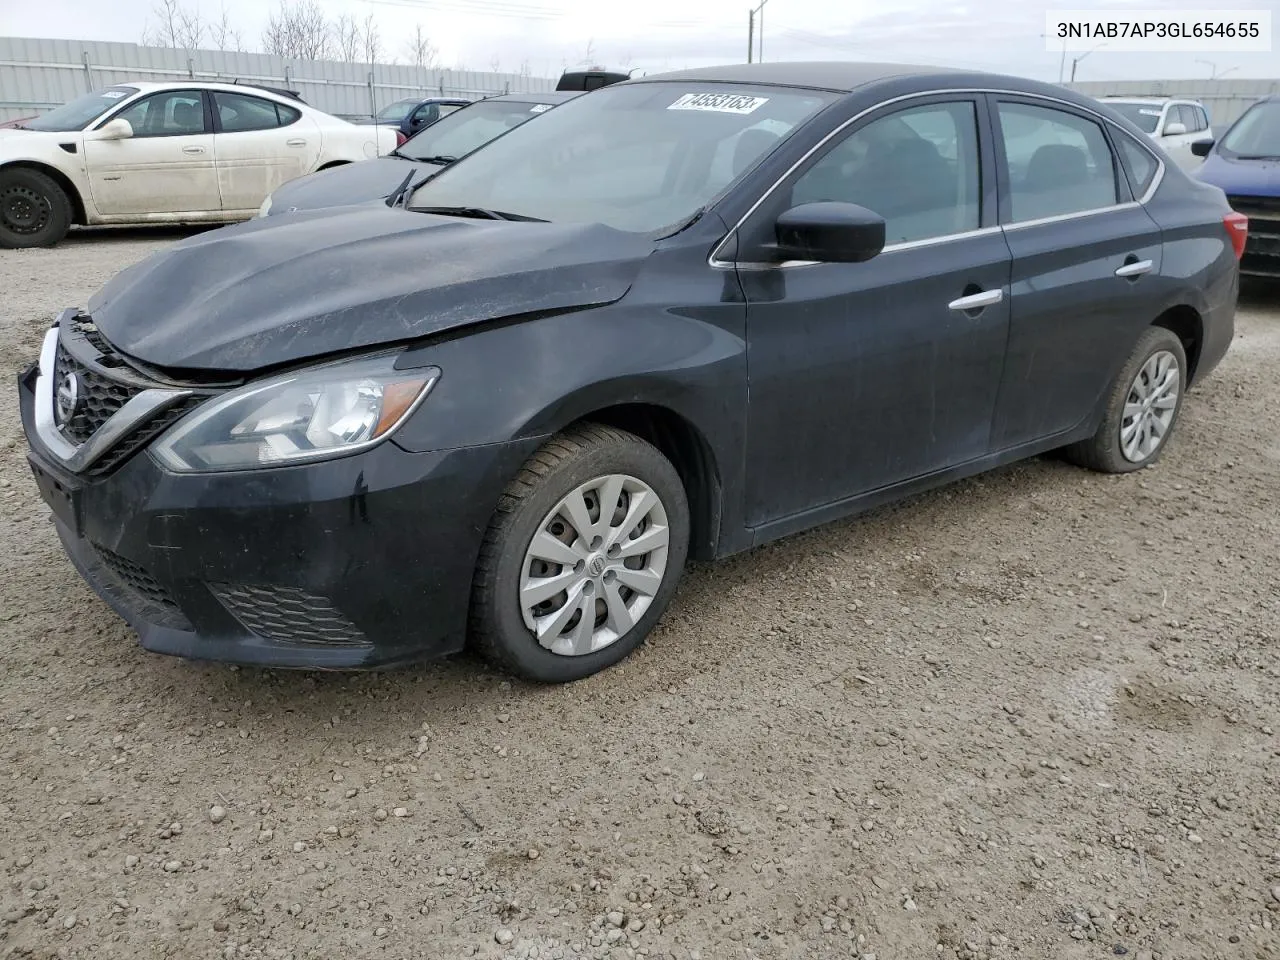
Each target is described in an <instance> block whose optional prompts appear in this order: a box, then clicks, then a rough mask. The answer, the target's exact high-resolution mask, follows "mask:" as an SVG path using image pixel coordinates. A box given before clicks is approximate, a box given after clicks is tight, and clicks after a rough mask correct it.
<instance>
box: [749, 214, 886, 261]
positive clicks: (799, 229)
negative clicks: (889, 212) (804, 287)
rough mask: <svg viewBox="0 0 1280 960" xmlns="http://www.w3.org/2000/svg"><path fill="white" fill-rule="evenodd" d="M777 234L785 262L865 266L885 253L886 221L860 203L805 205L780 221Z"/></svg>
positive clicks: (779, 251) (783, 216) (781, 217)
mask: <svg viewBox="0 0 1280 960" xmlns="http://www.w3.org/2000/svg"><path fill="white" fill-rule="evenodd" d="M774 234H775V236H776V237H777V241H778V243H777V247H776V252H777V254H778V256H779V258H780V259H783V260H817V261H819V262H822V263H862V262H863V261H866V260H870V259H871V258H872V257H874V256H876V255H877V254H879V253H880V251H881V250H883V249H884V217H882V216H880V214H878V213H874V212H873V211H871V210H868V209H867V208H866V207H861V206H858V204H856V203H840V202H837V201H824V202H822V203H802V204H800V205H799V206H797V207H792V208H791V209H790V210H787V211H785V212H784V213H783V214H782V215H781V216H780V217H778V221H777V223H776V224H775V225H774Z"/></svg>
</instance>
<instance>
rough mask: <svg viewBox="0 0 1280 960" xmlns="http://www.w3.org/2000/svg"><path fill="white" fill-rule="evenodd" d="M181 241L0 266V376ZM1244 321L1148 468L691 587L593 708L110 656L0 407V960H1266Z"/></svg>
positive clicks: (556, 695) (9, 258)
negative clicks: (65, 310)
mask: <svg viewBox="0 0 1280 960" xmlns="http://www.w3.org/2000/svg"><path fill="white" fill-rule="evenodd" d="M176 235H178V234H174V233H168V234H163V233H162V234H155V233H151V234H147V233H114V234H107V235H96V236H94V235H82V236H80V237H78V238H76V239H73V240H72V241H70V242H68V243H66V244H65V245H63V246H62V247H60V248H59V249H57V250H53V251H36V252H12V251H5V252H3V253H0V291H2V300H0V324H2V326H0V350H2V351H3V354H2V360H3V363H2V364H0V365H2V366H3V368H4V369H5V370H6V371H9V372H15V371H17V370H18V369H19V367H20V366H21V365H22V364H23V363H25V362H26V361H27V360H28V359H29V358H31V357H34V355H35V353H36V348H37V344H38V340H39V336H40V334H41V333H42V331H43V329H44V328H45V325H46V324H47V322H48V321H49V319H50V318H51V317H52V316H53V315H54V313H55V311H56V310H57V309H59V308H60V307H63V306H67V305H77V304H83V303H84V302H85V300H86V299H87V297H88V295H89V294H90V292H91V291H92V290H94V289H95V288H96V287H97V286H99V285H100V284H101V283H102V282H103V281H105V280H106V279H107V278H108V277H109V276H110V275H111V274H112V273H113V272H115V271H116V270H119V269H120V268H122V267H124V266H125V265H127V264H129V263H131V262H133V261H135V260H137V259H139V258H141V257H143V256H146V255H147V254H148V253H150V252H153V251H155V250H157V249H159V248H160V247H161V246H162V245H163V244H165V243H167V242H171V240H172V239H173V237H174V236H176ZM1278 302H1280V291H1277V290H1275V289H1266V288H1263V289H1259V290H1252V291H1250V292H1248V293H1247V295H1246V297H1245V300H1244V302H1243V304H1242V310H1241V314H1240V317H1239V320H1238V336H1237V339H1236V342H1235V345H1234V347H1233V349H1232V352H1231V353H1230V355H1229V356H1228V358H1227V360H1226V361H1225V362H1224V364H1223V365H1222V367H1220V368H1219V371H1218V372H1217V373H1216V374H1215V376H1214V377H1213V378H1212V379H1211V380H1209V381H1207V382H1205V383H1204V384H1203V386H1202V387H1201V388H1200V389H1199V390H1198V391H1196V392H1194V393H1193V394H1192V395H1191V397H1190V398H1189V400H1188V402H1187V404H1186V406H1185V408H1184V411H1183V418H1182V422H1181V426H1180V429H1179V431H1178V433H1177V435H1176V438H1175V440H1174V442H1173V443H1172V445H1171V447H1170V449H1169V450H1168V452H1167V456H1166V457H1165V459H1164V461H1163V462H1162V463H1161V464H1160V465H1159V466H1158V467H1156V468H1154V469H1152V470H1149V471H1147V472H1144V473H1142V474H1140V475H1137V476H1130V477H1125V478H1110V477H1104V476H1099V475H1095V474H1090V473H1087V472H1083V471H1081V470H1078V469H1075V468H1072V467H1070V466H1067V465H1065V464H1063V463H1060V462H1057V461H1053V460H1043V461H1035V462H1031V463H1027V464H1023V465H1020V466H1016V467H1014V468H1011V469H1006V470H1002V471H999V472H997V473H994V474H991V475H988V476H986V477H983V478H980V479H977V480H974V481H970V482H967V483H962V484H959V485H958V486H953V487H950V488H947V489H945V490H942V491H939V492H937V493H934V494H931V495H928V496H923V497H918V498H916V499H913V500H910V501H908V502H906V503H904V504H902V505H900V506H898V507H896V508H893V509H886V510H880V511H878V512H876V513H874V514H871V515H869V516H867V517H864V518H861V519H859V520H855V521H850V522H845V523H839V524H835V525H833V526H830V527H826V528H823V529H821V530H818V531H815V532H812V533H809V534H806V535H803V536H799V537H795V538H793V539H790V540H788V541H786V542H784V543H781V544H778V545H775V546H771V547H768V548H765V549H762V550H758V551H756V552H754V553H752V554H750V555H747V556H745V557H741V558H738V559H735V560H733V561H730V562H728V563H725V564H723V565H720V566H717V567H700V568H697V569H694V570H691V571H690V573H689V575H688V577H687V579H686V582H685V585H684V587H683V589H682V591H681V594H680V596H679V597H678V598H677V601H676V603H675V604H674V607H673V609H672V611H671V612H670V614H669V615H668V617H667V618H666V620H665V622H664V624H663V626H662V627H660V629H659V630H658V632H657V633H656V635H655V636H653V637H652V639H651V640H650V642H649V643H648V644H647V645H646V646H645V647H643V648H642V649H641V650H640V651H639V652H638V653H637V655H636V656H635V657H633V658H632V659H631V660H630V661H628V662H627V663H626V664H624V665H623V666H622V667H621V668H619V669H614V670H612V671H610V672H608V673H607V675H603V676H598V677H595V678H593V679H591V680H588V681H585V682H582V683H579V684H576V685H573V686H570V687H562V688H554V689H546V688H534V687H528V686H524V685H521V684H518V683H517V684H514V685H513V684H511V683H509V682H506V681H505V680H504V678H503V677H501V676H496V675H494V674H492V673H491V672H488V671H486V670H485V668H484V667H483V666H482V665H480V664H478V663H476V662H474V661H472V660H469V659H466V658H463V659H459V660H456V661H452V662H448V663H444V664H435V665H430V666H427V667H423V668H420V669H412V670H407V671H403V672H397V673H390V674H379V675H358V676H344V675H308V674H300V673H274V672H266V671H257V670H237V669H233V668H229V667H225V666H216V665H204V664H191V663H185V662H182V661H179V660H173V659H168V658H163V657H158V656H154V655H151V654H147V653H144V652H143V651H142V650H141V649H140V648H139V647H138V646H137V645H136V643H135V641H134V637H133V635H132V634H131V633H130V631H129V630H128V629H127V628H126V627H125V626H124V624H123V623H122V622H121V621H119V620H118V619H117V618H116V616H115V615H114V614H112V613H111V612H110V611H109V610H108V608H107V607H106V606H105V605H104V604H103V603H101V602H99V600H98V599H97V598H96V597H95V596H94V595H93V594H92V593H91V591H90V590H89V589H88V588H87V587H86V586H84V585H83V584H82V582H81V581H80V579H79V578H78V577H77V575H76V574H75V573H74V571H73V570H72V568H71V566H70V564H69V563H68V562H67V561H65V560H64V558H63V556H62V554H61V552H60V550H59V547H58V545H57V540H56V537H55V535H54V532H53V528H52V526H51V525H50V524H49V522H48V520H47V514H46V510H45V508H44V507H43V506H42V505H41V504H40V503H39V501H38V500H37V495H36V491H35V486H34V484H33V483H32V481H31V478H30V476H29V474H28V472H27V468H26V464H25V461H24V455H23V450H24V446H23V442H22V439H21V432H20V427H19V425H18V414H17V409H16V402H15V399H14V391H13V390H12V389H11V388H7V389H5V390H4V391H3V392H2V393H0V416H2V417H3V425H4V427H3V428H4V434H3V436H2V437H0V517H2V521H0V535H2V536H3V544H2V549H0V556H2V558H0V578H2V585H0V651H2V653H0V775H2V776H0V874H2V875H3V887H2V888H0V955H4V956H10V955H12V956H19V957H28V956H30V957H128V958H133V960H145V958H153V957H227V958H232V957H295V958H302V957H316V958H326V960H332V958H343V957H361V958H363V957H374V958H377V957H387V958H446V960H449V958H456V957H470V956H476V957H494V958H498V957H517V958H532V957H538V958H543V960H546V958H577V957H610V958H620V957H633V956H648V957H674V958H679V960H689V958H702V960H713V958H733V960H737V958H743V960H745V958H760V960H765V958H826V957H841V958H843V957H855V958H861V960H868V958H870V957H876V958H878V960H898V958H903V960H914V958H932V957H938V958H943V960H951V958H965V960H973V958H1006V957H1008V958H1012V957H1017V958H1046V960H1049V958H1052V960H1082V958H1100V957H1110V956H1119V955H1127V956H1130V957H1134V958H1142V960H1152V958H1158V960H1192V958H1232V960H1235V958H1240V960H1246V958H1248V960H1254V958H1274V957H1280V938H1278V937H1277V932H1276V929H1275V928H1276V925H1277V924H1280V736H1277V734H1276V730H1278V729H1280V706H1278V701H1280V664H1278V663H1277V659H1276V651H1277V648H1278V644H1280V515H1278V513H1277V504H1278V503H1280V495H1278V493H1280V484H1278V483H1277V471H1278V470H1280V414H1278V413H1277V411H1280V378H1278V377H1277V370H1280V309H1277V303H1278Z"/></svg>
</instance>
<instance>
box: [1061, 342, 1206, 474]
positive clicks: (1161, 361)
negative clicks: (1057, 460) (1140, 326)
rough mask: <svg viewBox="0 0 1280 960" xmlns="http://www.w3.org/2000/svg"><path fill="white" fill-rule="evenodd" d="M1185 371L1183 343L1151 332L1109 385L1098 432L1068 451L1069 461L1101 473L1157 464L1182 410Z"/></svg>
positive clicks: (1185, 357) (1138, 468)
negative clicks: (1105, 408)
mask: <svg viewBox="0 0 1280 960" xmlns="http://www.w3.org/2000/svg"><path fill="white" fill-rule="evenodd" d="M1186 371H1187V355H1186V352H1185V351H1184V349H1183V346H1182V341H1181V340H1179V339H1178V337H1177V336H1176V335H1175V334H1174V333H1173V332H1172V331H1170V330H1166V329H1165V328H1164V327H1151V328H1149V329H1148V330H1147V331H1146V332H1145V333H1143V335H1142V336H1141V337H1140V338H1139V339H1138V343H1137V345H1136V346H1135V347H1134V348H1133V353H1131V354H1130V355H1129V359H1128V360H1127V361H1126V362H1125V365H1124V367H1123V368H1122V369H1121V371H1120V373H1119V374H1118V375H1117V376H1116V379H1115V381H1114V382H1113V383H1112V385H1111V392H1110V394H1109V395H1108V397H1107V410H1106V414H1105V416H1104V417H1103V418H1102V424H1101V425H1100V426H1099V427H1098V432H1097V433H1095V434H1094V435H1093V436H1092V437H1090V438H1089V439H1088V440H1083V441H1081V442H1080V443H1077V444H1073V445H1072V446H1070V447H1067V448H1066V450H1065V451H1063V452H1064V453H1065V454H1066V456H1067V458H1068V459H1070V460H1072V461H1074V462H1075V463H1078V464H1079V465H1080V466H1082V467H1089V468H1090V469H1092V470H1099V471H1101V472H1103V473H1129V472H1131V471H1133V470H1141V469H1142V468H1143V467H1147V466H1150V465H1151V464H1153V463H1155V462H1156V460H1158V459H1159V458H1160V454H1161V453H1162V452H1163V451H1164V448H1165V444H1166V443H1167V441H1168V439H1169V435H1170V434H1171V433H1172V432H1173V428H1174V425H1175V424H1176V423H1177V421H1178V414H1179V413H1180V412H1181V411H1182V396H1183V394H1184V393H1185V391H1186V385H1187V372H1186Z"/></svg>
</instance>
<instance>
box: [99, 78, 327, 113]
mask: <svg viewBox="0 0 1280 960" xmlns="http://www.w3.org/2000/svg"><path fill="white" fill-rule="evenodd" d="M112 87H133V88H135V89H136V90H137V91H138V92H139V93H152V92H153V91H156V90H190V89H193V88H194V89H198V90H227V91H229V92H231V93H247V92H249V91H251V90H252V91H255V92H256V93H262V94H266V95H267V96H269V97H276V98H277V99H280V100H285V101H290V102H292V103H294V104H299V103H301V104H302V106H304V107H310V106H311V104H309V103H305V102H303V101H300V100H295V99H294V98H293V96H292V95H291V94H287V93H277V92H276V91H275V90H273V89H271V88H269V87H260V86H258V85H257V84H253V83H232V82H231V81H229V80H226V81H222V80H125V81H123V82H121V83H109V84H107V85H106V86H104V87H100V88H98V89H101V90H110V89H111V88H112ZM312 109H313V110H314V109H315V108H314V107H312Z"/></svg>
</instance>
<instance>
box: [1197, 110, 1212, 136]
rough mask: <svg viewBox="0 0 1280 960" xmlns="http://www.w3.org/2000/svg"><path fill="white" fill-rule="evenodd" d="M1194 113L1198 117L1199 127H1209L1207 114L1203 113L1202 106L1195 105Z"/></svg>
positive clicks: (1206, 128) (1205, 128)
mask: <svg viewBox="0 0 1280 960" xmlns="http://www.w3.org/2000/svg"><path fill="white" fill-rule="evenodd" d="M1196 114H1197V115H1199V117H1200V129H1201V130H1208V129H1209V114H1207V113H1205V110H1204V107H1196Z"/></svg>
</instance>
